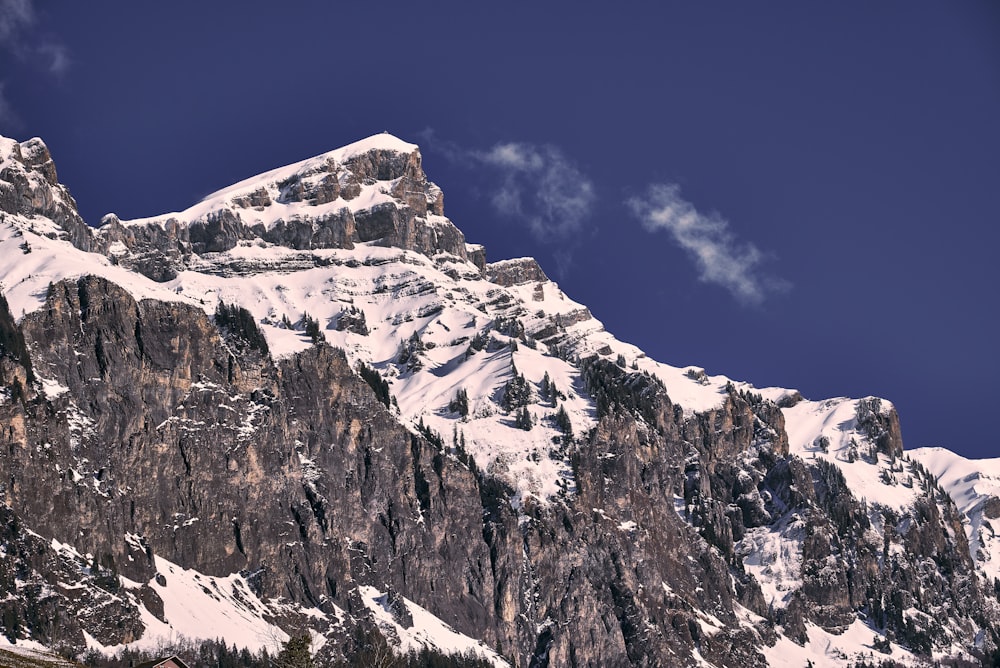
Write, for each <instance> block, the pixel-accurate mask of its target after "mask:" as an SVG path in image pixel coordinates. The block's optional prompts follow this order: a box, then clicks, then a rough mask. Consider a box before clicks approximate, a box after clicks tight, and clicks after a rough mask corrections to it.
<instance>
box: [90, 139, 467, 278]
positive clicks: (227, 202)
mask: <svg viewBox="0 0 1000 668" xmlns="http://www.w3.org/2000/svg"><path fill="white" fill-rule="evenodd" d="M383 137H387V138H388V139H383ZM241 186H242V187H236V188H233V189H227V190H225V191H222V192H220V193H217V194H215V195H209V196H208V197H207V198H206V199H205V200H204V201H203V202H202V203H201V204H200V205H198V206H196V207H192V209H189V210H187V211H184V212H181V213H178V214H167V215H164V216H159V217H157V218H152V219H147V220H142V221H126V222H124V223H123V222H122V221H121V220H119V219H118V217H117V216H114V215H113V214H111V215H109V216H106V217H105V218H104V219H102V221H101V227H100V229H99V232H98V234H97V241H96V244H97V247H99V248H100V249H101V250H102V251H103V252H105V253H107V254H108V255H109V256H111V257H112V258H114V259H115V260H116V261H117V262H119V263H121V264H123V265H124V266H128V267H130V268H133V269H134V270H136V271H138V272H139V273H142V274H143V275H145V276H147V277H149V278H151V279H153V280H155V281H161V282H162V281H169V280H172V279H173V278H174V277H176V275H177V272H179V271H182V270H184V269H185V268H187V267H188V266H189V265H191V263H192V262H197V257H198V256H200V255H203V254H206V253H222V252H225V251H229V250H232V249H234V248H236V247H237V246H238V245H239V244H241V243H242V244H255V243H260V242H265V243H267V244H274V245H276V246H282V247H286V248H291V249H295V250H300V251H307V250H313V249H326V248H347V249H350V248H353V247H354V244H355V243H365V242H376V243H379V244H383V245H387V246H394V247H398V248H406V249H410V250H415V251H417V252H420V253H424V254H426V255H433V254H435V253H438V252H442V251H443V252H446V253H450V254H452V255H454V256H456V257H458V258H461V259H463V260H464V259H468V251H467V246H466V243H465V236H464V235H463V234H462V232H461V231H460V230H459V229H458V228H456V227H455V226H454V225H453V224H452V223H451V221H449V220H448V219H447V218H445V217H444V195H443V193H442V192H441V189H440V188H438V187H437V186H436V185H435V184H433V183H431V182H430V181H428V180H427V176H426V174H424V172H423V169H422V166H421V156H420V152H419V151H418V150H417V147H416V146H413V145H411V144H405V143H403V142H400V141H398V140H396V139H395V138H392V137H389V136H388V135H384V136H378V135H377V136H376V137H372V138H370V139H369V140H366V141H365V142H359V143H358V144H356V145H352V147H347V148H346V149H343V150H341V151H338V152H333V153H330V154H326V155H323V156H320V157H318V158H313V159H311V160H307V161H304V162H302V163H298V164H296V165H292V166H290V167H286V168H284V169H282V170H276V171H275V172H272V173H269V174H266V175H263V176H262V177H260V178H259V179H258V180H255V181H253V182H252V183H246V182H245V183H244V184H241ZM87 243H89V242H87ZM79 247H81V248H82V247H84V246H79ZM89 248H90V246H87V249H89Z"/></svg>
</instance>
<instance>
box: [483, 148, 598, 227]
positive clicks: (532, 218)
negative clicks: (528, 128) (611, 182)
mask: <svg viewBox="0 0 1000 668" xmlns="http://www.w3.org/2000/svg"><path fill="white" fill-rule="evenodd" d="M472 155H473V157H474V158H476V159H478V160H479V161H480V162H482V163H483V164H485V165H488V166H490V167H493V168H495V169H496V170H497V171H499V172H500V177H501V180H500V182H499V184H498V185H497V187H496V189H495V191H494V193H493V196H492V197H491V199H490V201H491V203H492V204H493V208H494V209H496V211H497V213H499V214H500V215H503V216H505V217H508V218H513V219H516V220H519V221H521V222H523V223H524V224H526V225H527V226H528V229H529V230H530V231H531V233H532V235H533V236H534V237H535V238H536V239H538V240H539V241H562V240H565V239H568V238H571V237H572V236H574V235H576V234H578V233H579V232H580V231H581V230H582V229H583V227H584V225H585V223H586V221H587V218H589V217H590V214H591V211H592V210H593V208H594V204H595V203H596V201H597V194H596V192H595V191H594V184H593V183H592V182H591V180H590V179H589V178H587V176H586V175H585V174H583V172H581V171H580V170H579V169H578V168H577V167H576V166H575V165H574V164H573V163H572V162H571V161H570V160H569V159H568V158H567V157H566V155H565V154H564V153H563V152H562V151H560V150H559V149H558V148H556V147H554V146H536V145H534V144H527V143H522V142H508V143H502V144H497V145H495V146H494V147H493V148H491V149H490V150H488V151H477V152H474V153H473V154H472Z"/></svg>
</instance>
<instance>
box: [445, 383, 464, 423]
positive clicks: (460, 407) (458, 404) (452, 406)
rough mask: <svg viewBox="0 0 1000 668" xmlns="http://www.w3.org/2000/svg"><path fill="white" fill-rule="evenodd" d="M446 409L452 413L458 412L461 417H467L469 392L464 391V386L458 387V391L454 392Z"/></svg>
mask: <svg viewBox="0 0 1000 668" xmlns="http://www.w3.org/2000/svg"><path fill="white" fill-rule="evenodd" d="M448 410H449V411H451V412H452V413H458V414H459V415H461V416H462V417H468V415H469V393H468V392H466V391H465V388H461V387H460V388H458V391H457V392H455V398H454V399H452V400H451V401H450V402H449V403H448Z"/></svg>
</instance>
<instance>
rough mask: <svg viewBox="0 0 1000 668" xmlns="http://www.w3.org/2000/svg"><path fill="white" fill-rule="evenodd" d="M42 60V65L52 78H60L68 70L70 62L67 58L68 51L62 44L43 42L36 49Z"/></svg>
mask: <svg viewBox="0 0 1000 668" xmlns="http://www.w3.org/2000/svg"><path fill="white" fill-rule="evenodd" d="M36 50H37V51H38V54H39V56H40V57H41V58H42V65H43V66H44V67H45V68H46V69H48V71H49V74H52V75H53V76H57V77H59V76H62V75H63V74H65V73H66V71H67V70H69V66H70V63H71V62H72V61H71V60H70V57H69V49H67V48H66V46H65V45H63V44H57V43H54V42H45V43H43V44H41V45H39V46H38V48H37V49H36Z"/></svg>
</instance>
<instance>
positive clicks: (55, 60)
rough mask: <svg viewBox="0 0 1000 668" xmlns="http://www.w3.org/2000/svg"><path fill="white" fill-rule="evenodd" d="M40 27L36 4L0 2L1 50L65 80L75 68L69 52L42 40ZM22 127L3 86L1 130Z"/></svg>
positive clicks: (28, 0) (0, 91)
mask: <svg viewBox="0 0 1000 668" xmlns="http://www.w3.org/2000/svg"><path fill="white" fill-rule="evenodd" d="M37 24H38V15H37V13H36V12H35V5H34V2H33V0H0V50H3V51H6V52H7V53H9V54H11V55H12V56H13V57H14V59H15V60H17V61H19V62H20V63H22V64H27V65H29V66H33V67H35V68H40V69H42V70H44V71H45V72H47V73H48V74H50V75H53V76H57V77H58V76H62V75H63V74H65V73H66V71H67V70H68V69H69V67H70V64H71V59H70V57H69V50H68V49H67V48H66V46H65V45H63V44H61V43H59V42H57V41H54V40H53V39H52V38H51V37H47V38H44V39H43V38H40V37H39V35H38V31H37ZM2 83H3V82H0V84H2ZM20 125H21V123H20V122H19V120H18V117H17V114H16V113H15V112H14V110H13V107H12V105H11V103H10V100H9V96H4V94H3V89H2V86H0V127H2V128H4V129H20Z"/></svg>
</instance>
